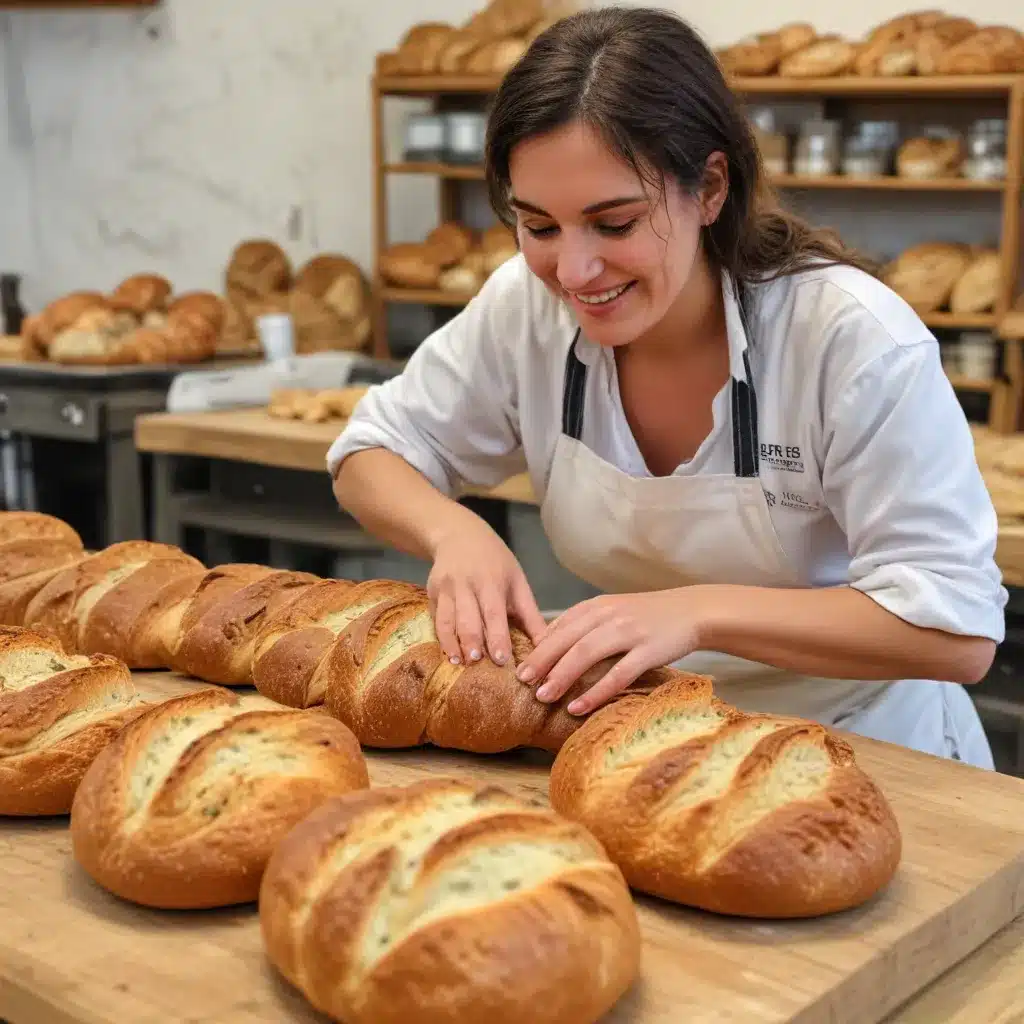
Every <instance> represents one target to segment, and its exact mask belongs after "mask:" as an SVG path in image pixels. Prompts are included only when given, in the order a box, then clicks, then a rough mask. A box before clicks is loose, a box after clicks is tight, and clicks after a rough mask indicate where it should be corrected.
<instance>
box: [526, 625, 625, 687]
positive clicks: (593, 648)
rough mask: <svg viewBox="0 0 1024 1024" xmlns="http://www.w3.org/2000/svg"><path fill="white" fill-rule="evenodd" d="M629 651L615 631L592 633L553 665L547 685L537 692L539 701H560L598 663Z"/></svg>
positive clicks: (593, 631)
mask: <svg viewBox="0 0 1024 1024" xmlns="http://www.w3.org/2000/svg"><path fill="white" fill-rule="evenodd" d="M628 650H629V644H628V642H626V641H624V640H623V639H622V638H621V637H619V636H618V635H616V634H615V633H613V632H612V631H609V630H606V629H599V630H591V631H589V632H588V633H586V634H585V635H584V636H582V637H581V638H580V639H579V640H577V641H576V643H574V644H573V645H572V646H571V647H570V648H569V650H567V651H566V652H565V654H563V655H562V657H561V658H559V660H558V662H557V663H556V664H555V665H553V666H552V668H551V669H550V671H549V672H548V673H547V676H546V677H545V679H544V683H543V685H542V686H540V687H539V688H538V690H537V699H538V700H542V701H545V702H548V701H555V700H560V699H561V698H562V697H563V696H564V695H565V692H566V691H567V690H568V689H569V687H570V686H572V684H573V683H575V682H576V680H577V679H579V677H580V676H582V675H583V674H584V673H585V672H588V671H589V670H590V669H592V668H593V667H594V666H595V665H597V664H598V662H601V661H603V660H604V659H605V658H608V657H611V656H612V655H614V654H621V653H622V652H623V651H628Z"/></svg>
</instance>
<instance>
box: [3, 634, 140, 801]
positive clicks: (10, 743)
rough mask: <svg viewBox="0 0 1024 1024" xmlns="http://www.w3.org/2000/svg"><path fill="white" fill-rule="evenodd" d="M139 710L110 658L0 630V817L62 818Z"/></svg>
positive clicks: (123, 672) (128, 682)
mask: <svg viewBox="0 0 1024 1024" xmlns="http://www.w3.org/2000/svg"><path fill="white" fill-rule="evenodd" d="M145 710H146V705H145V704H144V703H143V702H142V700H141V699H140V698H139V697H138V695H137V694H136V692H135V687H134V685H133V684H132V677H131V673H130V672H129V671H128V669H127V668H126V667H125V665H124V664H123V663H121V662H120V661H118V660H117V659H116V658H111V657H107V656H106V655H95V656H93V657H83V656H77V655H68V654H66V653H65V652H64V650H63V648H62V647H61V645H60V643H59V642H58V641H57V640H56V639H54V638H53V637H49V636H44V635H42V634H40V633H36V632H34V631H32V630H29V629H20V628H18V627H14V626H3V627H0V814H10V815H45V814H67V813H68V811H70V810H71V801H72V799H73V798H74V795H75V790H76V789H77V788H78V785H79V783H80V782H81V780H82V776H83V775H84V774H85V772H86V769H87V768H88V767H89V765H90V764H91V763H92V761H93V758H95V757H96V755H97V754H98V753H99V752H100V751H101V750H103V749H104V748H105V747H106V746H107V744H108V743H110V741H111V739H113V737H114V736H116V735H117V733H118V732H119V731H120V730H121V729H122V728H123V727H124V726H125V724H127V723H128V722H129V721H131V720H132V719H133V718H135V717H137V716H138V715H140V714H142V712H143V711H145Z"/></svg>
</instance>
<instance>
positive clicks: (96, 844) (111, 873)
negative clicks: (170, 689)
mask: <svg viewBox="0 0 1024 1024" xmlns="http://www.w3.org/2000/svg"><path fill="white" fill-rule="evenodd" d="M368 785H369V775H368V773H367V767H366V762H365V761H364V759H363V756H362V752H361V751H360V749H359V745H358V743H356V741H355V738H354V737H353V736H352V734H351V732H349V730H348V729H346V728H345V727H344V726H343V725H342V724H341V723H340V722H336V721H333V720H332V719H331V718H329V717H328V716H327V715H324V714H322V713H320V712H315V711H290V710H287V709H285V708H282V707H280V705H275V704H273V703H272V702H270V701H268V700H265V699H264V698H262V697H259V696H251V697H242V696H239V695H237V694H235V693H231V692H230V691H227V690H221V689H218V688H210V689H206V690H199V691H196V692H194V693H190V694H187V695H186V696H184V697H178V698H174V699H172V700H168V701H165V702H164V703H162V704H159V705H157V706H156V707H153V708H151V709H149V711H148V712H147V713H146V714H145V715H142V716H141V717H139V718H138V719H137V720H136V721H135V722H133V723H132V724H131V726H129V727H128V728H127V729H125V730H124V731H123V732H122V733H121V734H120V736H118V738H117V739H116V740H115V741H114V743H112V744H111V745H110V746H109V747H107V749H106V750H104V751H103V752H102V754H101V755H100V756H99V757H97V758H96V760H95V761H94V762H93V763H92V765H91V766H90V768H89V770H88V772H86V775H85V778H84V779H83V780H82V783H81V785H80V786H79V788H78V792H77V793H76V794H75V800H74V803H73V805H72V808H71V839H72V846H73V851H74V856H75V858H76V859H77V860H78V862H79V863H80V864H81V865H82V867H84V868H85V870H86V871H87V872H88V873H89V875H91V876H92V878H93V879H94V880H95V881H96V882H98V883H99V884H100V885H102V886H103V887H104V888H106V889H108V890H110V891H111V892H113V893H115V894H116V895H118V896H120V897H122V898H123V899H127V900H132V901H134V902H136V903H142V904H146V905H148V906H154V907H166V908H201V907H213V906H226V905H228V904H234V903H245V902H250V901H252V900H255V899H256V897H257V895H258V893H259V884H260V877H261V875H262V873H263V869H264V867H265V865H266V862H267V858H268V857H269V856H270V853H271V851H272V850H273V848H274V846H275V845H276V844H277V842H278V841H279V840H280V839H281V838H282V837H283V836H284V835H285V833H287V832H288V830H289V829H290V828H291V827H292V826H293V825H295V824H296V823H297V822H298V821H300V820H301V819H302V818H304V817H305V816H306V815H307V814H308V813H309V812H310V811H312V810H313V809H314V808H315V807H317V806H318V805H319V804H321V803H323V802H324V801H325V800H327V799H328V798H330V797H333V796H339V795H341V794H343V793H347V792H349V791H350V790H353V789H360V788H365V787H367V786H368Z"/></svg>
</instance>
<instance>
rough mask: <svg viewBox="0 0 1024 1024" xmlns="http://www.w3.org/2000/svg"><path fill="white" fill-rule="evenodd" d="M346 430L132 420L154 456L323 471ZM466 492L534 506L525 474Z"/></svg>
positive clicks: (196, 419)
mask: <svg viewBox="0 0 1024 1024" xmlns="http://www.w3.org/2000/svg"><path fill="white" fill-rule="evenodd" d="M344 426H345V421H344V420H329V421H328V422H325V423H305V422H303V421H302V420H286V419H277V418H274V417H272V416H270V415H268V414H267V412H266V410H265V409H226V410H222V411H218V412H202V413H153V414H150V415H146V416H140V417H139V418H138V419H137V420H136V421H135V446H136V447H137V448H138V449H139V450H140V451H146V452H153V453H154V454H165V455H198V456H205V457H206V458H211V459H231V460H237V461H239V462H258V463H260V464H261V465H264V466H276V467H278V468H281V469H300V470H309V471H312V472H315V473H326V472H327V466H326V458H327V449H328V448H329V447H330V446H331V443H332V442H333V441H334V439H335V438H336V437H337V436H338V434H340V433H341V431H342V428H343V427H344ZM466 493H467V494H473V495H476V496H478V497H488V498H499V499H502V500H504V501H515V502H520V503H523V504H528V505H530V504H536V498H535V496H534V493H533V489H532V487H531V486H530V480H529V478H528V477H527V476H526V475H525V474H523V475H519V476H515V477H512V478H510V479H509V480H506V481H505V482H504V483H502V484H500V485H499V486H498V487H494V488H487V489H483V488H472V489H470V490H468V491H467V492H466Z"/></svg>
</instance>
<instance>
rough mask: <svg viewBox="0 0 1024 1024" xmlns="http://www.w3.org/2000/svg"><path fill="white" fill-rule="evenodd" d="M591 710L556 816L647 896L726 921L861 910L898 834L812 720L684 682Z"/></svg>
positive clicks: (872, 790) (565, 773) (572, 751)
mask: <svg viewBox="0 0 1024 1024" xmlns="http://www.w3.org/2000/svg"><path fill="white" fill-rule="evenodd" d="M673 675H674V677H675V678H673V679H672V680H671V681H669V682H666V683H664V684H663V685H661V686H659V687H658V688H656V689H655V690H654V691H653V692H652V693H650V694H649V695H647V696H625V697H623V698H622V699H620V700H618V701H616V702H615V703H612V704H609V705H606V706H605V707H603V708H601V709H600V710H599V711H596V712H594V714H592V715H591V716H590V718H589V719H587V721H586V722H584V723H583V725H582V726H581V727H580V729H579V730H578V731H577V732H576V733H575V734H574V735H573V736H571V737H569V739H568V740H567V741H566V743H565V745H564V746H563V747H562V749H561V751H559V753H558V756H557V757H556V758H555V763H554V765H553V766H552V770H551V778H550V793H551V804H552V806H553V807H554V808H555V809H556V810H558V811H560V812H561V813H562V814H564V815H566V816H567V817H570V818H572V819H574V820H576V821H579V822H581V823H582V824H583V825H585V826H586V827H587V828H589V829H590V830H591V831H592V832H593V833H594V835H595V836H597V838H598V839H599V840H600V841H601V842H602V843H603V844H604V846H605V849H606V850H607V851H608V855H609V856H610V857H611V858H612V860H614V861H615V862H616V863H617V864H618V865H619V867H621V868H622V871H623V873H624V875H625V876H626V879H627V881H628V882H629V883H630V885H631V886H633V887H634V888H636V889H638V890H641V891H643V892H647V893H651V894H652V895H655V896H660V897H662V898H664V899H668V900H673V901H675V902H677V903H682V904H686V905H689V906H694V907H699V908H702V909H704V910H710V911H715V912H718V913H722V914H732V915H741V916H747V917H777V918H791V917H811V916H815V915H818V914H825V913H830V912H834V911H838V910H844V909H847V908H849V907H854V906H857V905H858V904H860V903H863V902H864V901H866V900H867V899H869V898H870V897H871V896H873V895H874V894H875V893H877V892H878V891H879V890H880V889H881V888H882V887H883V886H885V885H886V884H887V883H888V882H889V880H890V879H891V878H892V876H893V874H894V872H895V871H896V868H897V866H898V864H899V861H900V856H901V839H900V831H899V826H898V825H897V822H896V818H895V816H894V815H893V812H892V809H891V808H890V806H889V804H888V802H887V801H886V799H885V797H884V796H883V795H882V793H881V792H880V791H879V789H878V787H877V786H876V785H875V783H874V782H872V780H871V779H870V778H868V776H867V775H866V774H865V773H864V772H863V771H862V770H861V769H860V768H859V767H858V766H857V764H856V763H855V761H854V755H853V750H852V748H851V747H850V746H849V745H848V744H847V743H846V742H845V741H844V740H843V739H841V738H840V737H838V736H836V735H835V734H833V733H831V732H830V731H829V730H827V729H826V728H824V727H823V726H821V725H818V724H817V723H815V722H808V721H803V720H800V719H793V718H781V717H775V716H769V715H753V714H746V713H744V712H742V711H739V710H737V709H736V708H734V707H731V706H730V705H728V704H726V703H724V702H723V701H721V700H719V699H718V698H716V697H715V696H714V694H713V689H712V681H711V679H709V678H708V677H706V676H693V675H688V674H685V673H679V672H674V673H673Z"/></svg>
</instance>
